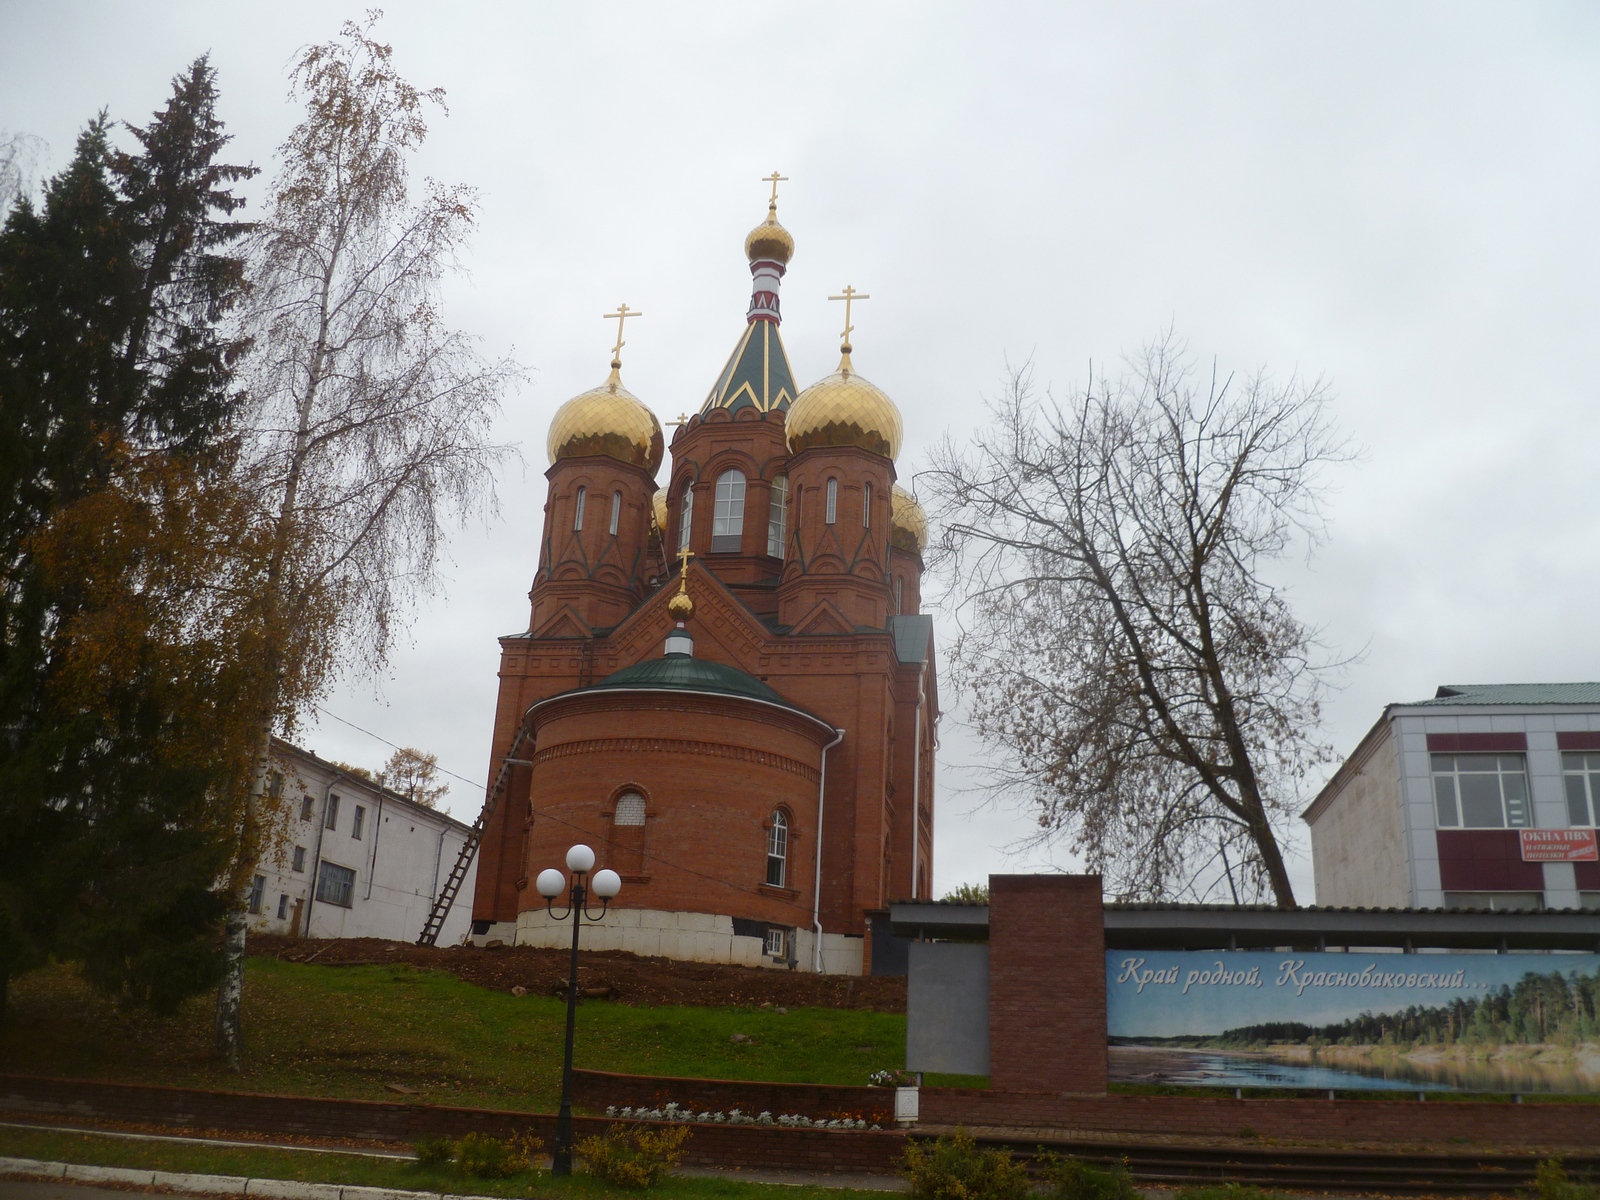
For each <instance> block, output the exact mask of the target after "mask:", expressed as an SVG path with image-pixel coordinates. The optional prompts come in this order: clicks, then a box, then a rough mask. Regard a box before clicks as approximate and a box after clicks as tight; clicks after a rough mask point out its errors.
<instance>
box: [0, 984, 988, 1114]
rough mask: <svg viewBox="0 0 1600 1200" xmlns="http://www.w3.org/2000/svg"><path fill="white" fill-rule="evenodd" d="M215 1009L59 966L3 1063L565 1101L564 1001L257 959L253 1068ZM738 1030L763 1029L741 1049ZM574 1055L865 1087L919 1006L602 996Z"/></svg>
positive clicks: (250, 1039) (506, 1103)
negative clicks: (240, 1056) (136, 999)
mask: <svg viewBox="0 0 1600 1200" xmlns="http://www.w3.org/2000/svg"><path fill="white" fill-rule="evenodd" d="M211 1012H212V1007H211V999H210V997H197V998H196V999H194V1000H192V1001H191V1002H190V1003H189V1004H188V1005H186V1006H185V1007H184V1008H183V1010H182V1011H181V1012H180V1013H179V1014H178V1015H177V1016H175V1017H172V1018H169V1019H161V1018H157V1017H153V1016H151V1015H149V1014H148V1013H143V1012H138V1011H120V1010H119V1009H118V1008H117V1007H116V1006H115V1005H113V1004H111V1003H110V1002H108V1001H105V1000H103V999H100V998H99V997H97V996H95V995H93V994H92V993H91V992H90V991H89V990H88V989H87V987H85V986H84V984H83V983H82V981H81V980H80V979H79V978H78V976H77V974H76V973H75V971H73V970H72V969H71V968H70V967H66V966H51V967H46V968H43V969H40V970H38V971H34V972H31V973H29V974H27V975H25V976H23V977H22V978H21V979H18V980H16V981H14V982H13V984H12V991H11V1006H10V1011H9V1013H8V1015H7V1017H6V1021H5V1025H4V1027H3V1028H0V1064H3V1065H0V1069H3V1070H5V1071H9V1072H14V1073H18V1074H30V1075H51V1076H63V1077H78V1078H94V1079H112V1080H126V1081H133V1082H139V1083H165V1084H181V1085H185V1086H191V1087H215V1088H227V1089H231V1090H237V1091H252V1092H282V1093H288V1094H295V1095H315V1096H342V1097H351V1098H362V1099H372V1100H384V1099H387V1100H398V1099H402V1098H405V1099H416V1100H422V1101H428V1102H432V1103H438V1104H460V1105H475V1106H483V1107H492V1108H512V1109H523V1110H529V1111H535V1112H553V1111H554V1110H555V1107H556V1104H557V1102H558V1099H559V1088H560V1073H561V1043H562V1033H563V1022H564V1021H565V1013H566V1009H565V1005H564V1004H563V1002H562V1001H560V1000H556V999H554V998H551V997H545V996H533V995H528V996H521V997H518V996H511V995H509V994H507V993H504V992H497V991H491V990H489V989H486V988H480V987H476V986H474V985H472V984H467V983H463V982H461V981H460V980H458V979H456V978H455V977H454V976H452V975H449V974H446V973H444V972H442V971H424V970H417V969H415V968H411V967H404V966H362V967H323V966H317V965H314V964H313V965H306V966H302V965H298V964H294V963H286V962H280V961H278V960H277V959H272V958H252V959H251V960H250V962H249V967H248V970H247V971H246V973H245V992H244V1028H245V1045H246V1053H245V1070H244V1072H243V1074H239V1075H235V1074H231V1073H229V1072H227V1071H224V1070H223V1069H221V1068H220V1066H219V1065H218V1064H217V1063H216V1061H215V1060H214V1059H213V1057H212V1053H211ZM735 1033H740V1034H744V1035H745V1036H746V1037H748V1038H750V1039H752V1040H751V1041H748V1042H738V1043H736V1042H734V1041H733V1035H734V1034H735ZM576 1062H577V1065H578V1066H580V1067H591V1068H595V1069H598V1070H605V1071H625V1072H631V1073H636V1074H644V1075H686V1076H694V1077H698V1078H721V1079H751V1080H770V1081H790V1082H800V1083H835V1084H865V1083H866V1082H867V1076H868V1075H869V1074H870V1073H871V1072H873V1071H876V1070H880V1069H883V1068H895V1067H900V1066H903V1065H904V1063H905V1017H904V1016H902V1015H898V1014H893V1013H878V1012H867V1011H863V1010H858V1009H830V1008H806V1009H790V1010H789V1012H788V1013H787V1014H783V1015H780V1014H778V1013H776V1012H773V1011H771V1010H761V1009H741V1008H689V1007H671V1008H635V1007H629V1006H625V1005H619V1004H611V1003H608V1002H606V1001H590V1002H587V1003H585V1004H583V1005H581V1006H580V1007H579V1009H578V1036H577V1053H576ZM929 1082H930V1083H932V1082H934V1081H933V1080H932V1079H930V1080H929ZM939 1082H955V1081H954V1080H943V1079H941V1080H940V1081H939ZM967 1082H972V1083H981V1082H982V1081H979V1080H970V1081H967ZM391 1083H394V1084H400V1085H402V1086H404V1087H409V1088H414V1089H416V1091H417V1093H418V1094H417V1095H416V1096H415V1097H410V1096H402V1095H401V1094H398V1093H396V1092H394V1091H393V1090H390V1089H388V1088H386V1086H385V1085H387V1084H391Z"/></svg>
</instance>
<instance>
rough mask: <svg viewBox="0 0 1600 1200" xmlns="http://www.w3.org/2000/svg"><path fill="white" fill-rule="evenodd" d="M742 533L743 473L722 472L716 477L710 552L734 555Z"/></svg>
mask: <svg viewBox="0 0 1600 1200" xmlns="http://www.w3.org/2000/svg"><path fill="white" fill-rule="evenodd" d="M743 533H744V473H743V472H742V471H724V472H723V473H722V474H721V475H718V476H717V498H716V509H715V510H714V512H713V514H712V521H711V550H712V553H714V554H720V553H734V552H737V551H738V549H739V541H740V535H741V534H743Z"/></svg>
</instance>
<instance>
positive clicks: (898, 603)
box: [894, 575, 906, 615]
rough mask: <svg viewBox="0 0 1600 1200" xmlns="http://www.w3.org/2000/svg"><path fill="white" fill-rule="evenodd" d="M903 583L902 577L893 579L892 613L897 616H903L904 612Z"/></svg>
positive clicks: (904, 580)
mask: <svg viewBox="0 0 1600 1200" xmlns="http://www.w3.org/2000/svg"><path fill="white" fill-rule="evenodd" d="M905 582H906V578H905V576H904V575H896V576H895V577H894V611H895V613H896V614H897V615H901V614H904V613H905V611H906V601H905Z"/></svg>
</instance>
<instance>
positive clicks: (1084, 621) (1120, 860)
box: [919, 335, 1349, 907]
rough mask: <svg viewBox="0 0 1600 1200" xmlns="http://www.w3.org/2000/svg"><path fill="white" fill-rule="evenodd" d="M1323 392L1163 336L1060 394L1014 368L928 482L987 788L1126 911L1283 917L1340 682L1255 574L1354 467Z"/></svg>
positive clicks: (1309, 523) (1314, 530)
mask: <svg viewBox="0 0 1600 1200" xmlns="http://www.w3.org/2000/svg"><path fill="white" fill-rule="evenodd" d="M1325 399H1326V393H1325V390H1324V388H1323V386H1322V385H1321V384H1320V383H1312V384H1306V383H1304V382H1302V381H1300V380H1298V379H1291V380H1290V381H1288V382H1287V383H1284V384H1277V383H1274V382H1273V381H1272V379H1271V378H1269V377H1268V376H1266V375H1265V374H1258V375H1255V376H1253V377H1251V378H1248V379H1233V378H1227V379H1218V378H1217V377H1216V375H1215V373H1213V374H1212V376H1211V378H1210V379H1209V380H1205V379H1204V378H1201V377H1199V376H1198V373H1197V372H1196V370H1195V369H1194V366H1193V363H1192V361H1191V360H1190V359H1189V358H1188V356H1187V354H1186V353H1185V351H1184V349H1183V347H1182V346H1181V345H1179V344H1178V343H1176V342H1175V341H1174V340H1173V339H1172V338H1171V336H1170V335H1169V336H1167V337H1166V338H1165V339H1163V340H1161V341H1158V342H1157V343H1155V344H1153V345H1152V346H1150V347H1149V348H1147V350H1146V351H1145V352H1144V354H1143V355H1142V356H1141V357H1140V358H1139V359H1138V360H1137V362H1135V363H1134V364H1132V366H1131V369H1130V372H1129V374H1128V375H1127V376H1126V377H1125V378H1123V379H1120V380H1110V381H1108V380H1104V379H1102V380H1098V381H1094V382H1091V384H1090V385H1089V387H1088V388H1087V389H1086V390H1085V391H1084V392H1083V394H1082V395H1080V396H1077V397H1076V398H1075V399H1074V400H1073V401H1072V403H1070V404H1066V405H1063V404H1058V403H1056V402H1054V401H1053V400H1051V399H1049V398H1048V397H1046V398H1045V399H1044V400H1043V401H1040V400H1038V399H1037V398H1036V397H1035V395H1034V393H1033V389H1032V385H1031V381H1030V377H1029V374H1028V372H1027V370H1026V369H1024V370H1023V371H1019V372H1014V373H1013V374H1012V376H1011V378H1010V380H1009V385H1008V388H1007V390H1006V392H1005V394H1004V396H1003V397H1002V398H1001V399H1000V400H999V401H998V402H996V403H994V404H993V405H992V406H991V412H992V416H993V422H992V424H990V425H989V426H988V427H987V428H985V429H983V430H980V431H979V432H978V433H977V435H976V436H975V437H974V438H972V439H971V441H970V442H969V443H966V444H963V445H959V446H958V445H957V444H956V443H954V442H953V441H951V440H950V439H948V438H947V439H946V441H945V443H944V444H943V445H942V447H941V448H940V449H939V450H938V451H937V452H936V453H935V455H934V458H933V463H932V467H931V469H930V470H928V471H927V472H925V473H923V474H921V475H920V476H919V485H920V486H921V488H922V489H923V490H924V491H925V493H926V495H927V499H928V500H929V502H930V510H931V513H932V515H933V516H934V517H935V523H936V526H937V527H938V528H939V529H940V531H941V532H940V536H939V539H938V541H937V544H936V552H935V556H934V559H935V564H936V567H937V569H938V570H939V571H940V572H941V573H942V574H943V576H944V580H945V583H946V585H947V587H948V599H949V600H950V601H951V602H952V608H953V609H954V611H955V612H956V614H957V615H958V619H959V621H960V625H961V633H960V637H959V640H958V641H957V644H956V647H955V653H954V656H953V666H954V668H955V672H956V675H957V679H958V681H959V682H961V683H963V684H964V686H965V689H966V691H967V693H968V696H969V701H970V706H971V714H972V721H973V723H974V726H975V728H976V731H977V732H978V734H979V735H980V736H981V737H982V738H983V739H984V740H985V741H987V742H988V743H989V744H990V745H991V746H992V747H994V748H996V749H997V750H998V751H999V752H1000V753H999V755H997V758H999V759H1000V760H1002V761H1003V765H1002V766H1001V768H1000V775H999V777H998V781H997V783H996V788H997V789H998V790H999V791H1001V792H1007V791H1009V792H1013V793H1015V792H1017V791H1021V792H1022V793H1023V794H1025V795H1026V796H1027V797H1028V799H1029V802H1030V803H1031V804H1032V805H1034V806H1036V807H1037V811H1038V820H1039V833H1038V835H1037V838H1036V839H1035V840H1036V841H1037V842H1040V843H1042V842H1050V841H1054V840H1056V839H1060V838H1066V839H1068V840H1069V843H1070V845H1071V846H1072V848H1073V849H1075V850H1076V851H1078V852H1080V853H1081V854H1083V855H1084V857H1085V858H1086V859H1087V861H1088V863H1089V864H1090V865H1091V866H1092V867H1093V868H1095V869H1097V870H1099V871H1101V872H1102V873H1103V874H1105V875H1106V877H1107V884H1108V887H1109V888H1110V890H1111V891H1112V892H1113V893H1114V894H1117V895H1119V896H1122V897H1124V898H1137V899H1163V898H1172V897H1178V896H1189V897H1193V898H1200V893H1199V891H1198V888H1197V881H1202V880H1209V881H1210V882H1211V883H1212V884H1214V885H1220V884H1221V882H1222V881H1223V880H1224V879H1226V881H1227V885H1228V886H1229V887H1230V888H1231V889H1232V891H1233V894H1234V896H1235V898H1237V899H1255V898H1259V897H1261V896H1270V897H1271V898H1272V899H1273V900H1275V901H1276V903H1277V904H1279V905H1281V906H1284V907H1289V906H1292V905H1293V904H1294V893H1293V890H1292V888H1291V886H1290V883H1289V877H1288V873H1287V871H1286V870H1285V867H1284V858H1283V852H1282V843H1281V839H1282V836H1283V827H1284V823H1285V822H1286V821H1287V820H1288V819H1289V818H1290V817H1291V815H1292V813H1293V811H1294V807H1295V801H1296V799H1297V797H1298V794H1299V788H1300V784H1301V782H1302V781H1303V780H1304V779H1305V778H1306V775H1307V773H1308V772H1309V771H1310V770H1311V769H1313V768H1314V767H1315V766H1316V765H1317V764H1320V763H1323V762H1326V761H1327V760H1328V759H1329V757H1330V750H1329V747H1327V746H1326V745H1325V744H1323V743H1322V742H1321V741H1320V740H1319V739H1318V726H1319V724H1320V719H1321V701H1322V698H1323V696H1324V693H1325V689H1326V687H1327V684H1328V682H1329V680H1328V672H1329V671H1330V670H1331V669H1333V664H1330V663H1329V662H1327V661H1326V660H1325V658H1324V657H1323V656H1322V655H1321V654H1320V652H1319V648H1318V645H1317V642H1316V636H1315V631H1314V630H1312V629H1310V628H1308V627H1307V626H1306V625H1305V624H1304V623H1302V622H1301V621H1300V620H1298V619H1297V618H1296V617H1295V615H1294V613H1293V611H1292V610H1291V608H1290V606H1289V603H1288V600H1287V599H1286V597H1285V595H1284V593H1283V591H1282V589H1281V588H1280V587H1278V586H1277V585H1275V584H1274V583H1273V582H1272V581H1271V579H1270V578H1269V577H1268V575H1267V574H1266V570H1265V569H1266V568H1267V567H1268V566H1269V564H1271V563H1273V562H1274V561H1276V560H1279V559H1281V558H1283V557H1284V556H1285V555H1286V554H1287V553H1289V552H1290V551H1291V550H1292V549H1294V548H1295V546H1296V544H1297V541H1298V540H1300V539H1304V540H1305V542H1306V544H1307V546H1308V547H1309V546H1314V545H1315V544H1316V543H1317V541H1318V540H1319V539H1320V537H1321V534H1322V530H1323V526H1322V521H1321V517H1320V512H1319V499H1320V490H1319V486H1318V480H1319V469H1320V468H1321V467H1323V466H1324V465H1326V464H1328V463H1330V462H1333V461H1337V460H1341V459H1344V458H1346V457H1348V455H1349V451H1348V450H1347V448H1346V446H1345V444H1344V443H1343V442H1342V441H1341V440H1340V439H1339V438H1338V437H1337V435H1336V434H1335V433H1334V432H1333V430H1332V428H1331V425H1330V422H1329V420H1328V417H1327V415H1326V411H1325Z"/></svg>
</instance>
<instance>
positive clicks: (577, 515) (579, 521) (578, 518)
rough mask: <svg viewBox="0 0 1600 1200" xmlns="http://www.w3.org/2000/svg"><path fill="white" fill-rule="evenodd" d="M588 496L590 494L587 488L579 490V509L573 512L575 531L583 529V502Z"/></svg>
mask: <svg viewBox="0 0 1600 1200" xmlns="http://www.w3.org/2000/svg"><path fill="white" fill-rule="evenodd" d="M588 495H589V492H588V489H587V488H579V489H578V504H577V507H576V508H574V509H573V510H572V527H573V528H574V529H582V528H583V502H584V500H586V499H587V498H588Z"/></svg>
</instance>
